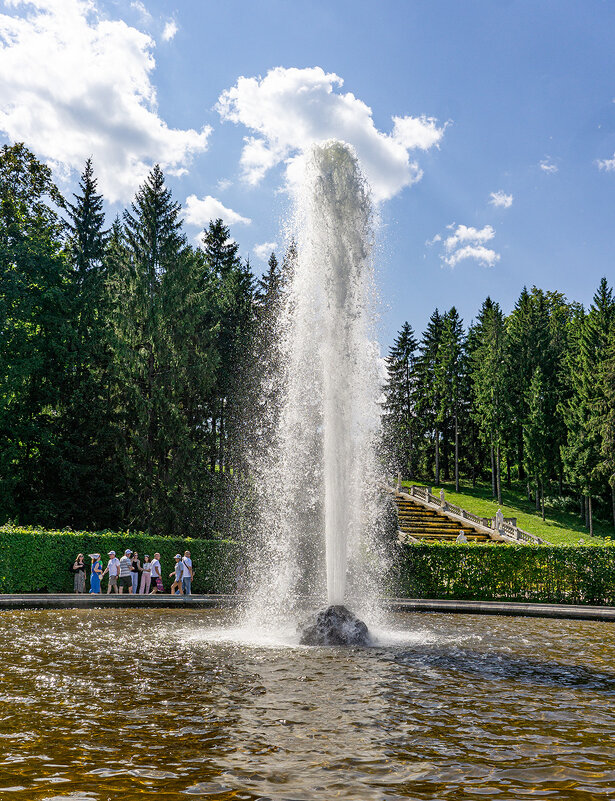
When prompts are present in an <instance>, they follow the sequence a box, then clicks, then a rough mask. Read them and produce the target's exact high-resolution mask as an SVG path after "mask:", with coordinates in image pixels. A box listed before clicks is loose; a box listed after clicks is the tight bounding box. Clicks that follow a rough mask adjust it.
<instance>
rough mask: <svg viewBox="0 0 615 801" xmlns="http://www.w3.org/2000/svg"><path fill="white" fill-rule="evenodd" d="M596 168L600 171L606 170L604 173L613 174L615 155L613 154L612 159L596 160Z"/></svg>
mask: <svg viewBox="0 0 615 801" xmlns="http://www.w3.org/2000/svg"><path fill="white" fill-rule="evenodd" d="M596 164H597V165H598V168H599V169H600V170H606V172H613V171H614V170H615V153H613V158H612V159H598V161H597V162H596Z"/></svg>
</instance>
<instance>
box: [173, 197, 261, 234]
mask: <svg viewBox="0 0 615 801" xmlns="http://www.w3.org/2000/svg"><path fill="white" fill-rule="evenodd" d="M184 217H185V219H186V222H187V223H190V225H198V226H199V227H200V228H204V227H205V226H206V225H208V224H209V221H210V220H217V219H218V218H219V217H220V218H221V219H222V220H224V222H225V223H226V224H227V225H235V224H237V223H241V224H243V225H250V223H251V222H252V220H250V219H249V218H248V217H242V216H241V214H238V213H237V212H236V211H233V209H229V208H227V207H226V206H224V205H223V204H222V203H221V202H220V201H219V200H217V199H216V198H215V197H212V196H211V195H206V196H205V197H203V198H198V197H197V196H196V195H189V196H188V197H187V198H186V203H185V205H184Z"/></svg>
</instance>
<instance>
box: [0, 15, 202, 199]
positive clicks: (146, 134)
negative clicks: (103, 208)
mask: <svg viewBox="0 0 615 801" xmlns="http://www.w3.org/2000/svg"><path fill="white" fill-rule="evenodd" d="M10 5H11V6H12V7H13V8H15V9H17V10H19V11H22V14H21V15H18V14H16V13H15V14H0V130H1V131H3V132H4V133H5V134H6V135H7V136H8V137H9V138H10V139H12V140H14V141H24V142H25V143H26V144H27V145H28V146H29V147H31V148H32V149H33V150H34V151H35V152H36V153H37V154H38V155H39V156H41V157H42V158H44V159H47V160H48V161H49V162H50V163H51V164H52V165H53V166H55V167H57V168H58V169H60V170H61V171H62V170H63V171H64V173H65V174H66V173H68V174H70V171H71V170H79V171H80V170H81V169H82V168H83V164H84V162H85V160H86V158H88V156H92V157H93V159H94V168H95V170H96V174H97V175H98V177H99V178H100V186H101V189H102V190H103V192H104V193H105V195H106V196H107V198H108V199H109V200H111V201H112V202H114V201H118V200H127V199H128V198H130V197H131V196H132V194H133V193H134V190H135V188H136V187H137V186H138V185H139V184H140V183H141V182H142V181H143V179H144V178H145V176H146V175H147V173H148V171H149V169H150V168H151V166H152V164H153V163H155V162H158V163H160V164H161V166H162V167H163V168H164V169H166V170H167V171H168V172H170V173H172V174H176V175H178V174H182V172H183V171H185V165H186V164H187V163H188V162H189V161H190V158H191V157H192V156H193V155H194V154H196V153H199V152H202V151H204V150H206V149H207V139H208V136H209V134H210V132H211V129H210V128H209V127H208V126H206V127H204V128H202V129H201V131H195V130H192V129H188V130H182V129H174V128H169V126H168V125H167V124H166V122H165V121H164V120H162V119H161V118H160V116H159V115H158V110H157V107H156V89H155V87H154V86H153V84H152V82H151V74H152V72H153V70H154V67H155V61H154V57H153V49H154V41H153V40H152V39H151V38H150V37H149V36H148V35H147V34H145V33H143V32H141V31H139V30H137V29H136V28H133V27H130V26H129V25H127V24H126V23H125V22H123V21H122V20H110V19H107V18H105V17H104V16H103V15H102V14H99V11H98V7H97V5H96V0H33V2H26V0H11V3H10ZM134 5H135V8H137V10H138V11H141V10H142V9H141V7H142V4H141V3H135V4H134ZM143 8H144V7H143Z"/></svg>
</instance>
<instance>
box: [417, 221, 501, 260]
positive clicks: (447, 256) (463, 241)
mask: <svg viewBox="0 0 615 801" xmlns="http://www.w3.org/2000/svg"><path fill="white" fill-rule="evenodd" d="M447 228H448V229H449V230H452V231H453V233H452V234H451V235H450V236H447V237H446V239H445V240H444V247H443V255H442V261H443V262H444V263H445V264H448V266H449V267H455V266H456V265H457V264H459V262H460V261H464V260H465V259H474V260H475V261H477V262H478V263H479V264H482V265H483V266H484V267H493V265H494V264H495V263H496V262H497V261H499V259H500V254H499V253H496V252H495V250H492V249H491V248H488V247H486V246H485V243H487V242H490V241H491V240H492V239H493V237H494V236H495V230H494V229H493V227H492V226H491V225H485V226H484V227H483V228H473V227H472V226H467V225H458V226H457V227H456V228H455V225H454V223H453V224H452V225H448V226H447ZM438 236H439V235H438V234H436V237H438ZM436 237H434V238H433V239H432V240H431V243H435V242H438V241H440V240H439V239H437V238H436Z"/></svg>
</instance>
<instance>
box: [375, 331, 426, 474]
mask: <svg viewBox="0 0 615 801" xmlns="http://www.w3.org/2000/svg"><path fill="white" fill-rule="evenodd" d="M417 346H418V342H417V341H416V339H415V336H414V331H413V330H412V326H411V325H410V323H408V322H405V323H404V324H403V326H402V327H401V329H400V331H399V334H398V335H397V338H396V339H395V342H394V344H393V345H392V346H391V348H390V349H389V354H388V356H387V358H386V369H387V380H386V383H385V386H384V396H385V401H384V420H383V426H384V436H385V443H386V446H387V450H388V452H389V454H390V455H391V457H392V458H393V467H394V470H395V471H397V470H400V471H401V472H402V474H403V475H404V476H406V477H407V478H413V476H414V472H415V464H414V462H415V459H414V435H415V428H416V417H415V412H414V402H415V383H416V375H415V362H416V349H417Z"/></svg>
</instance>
